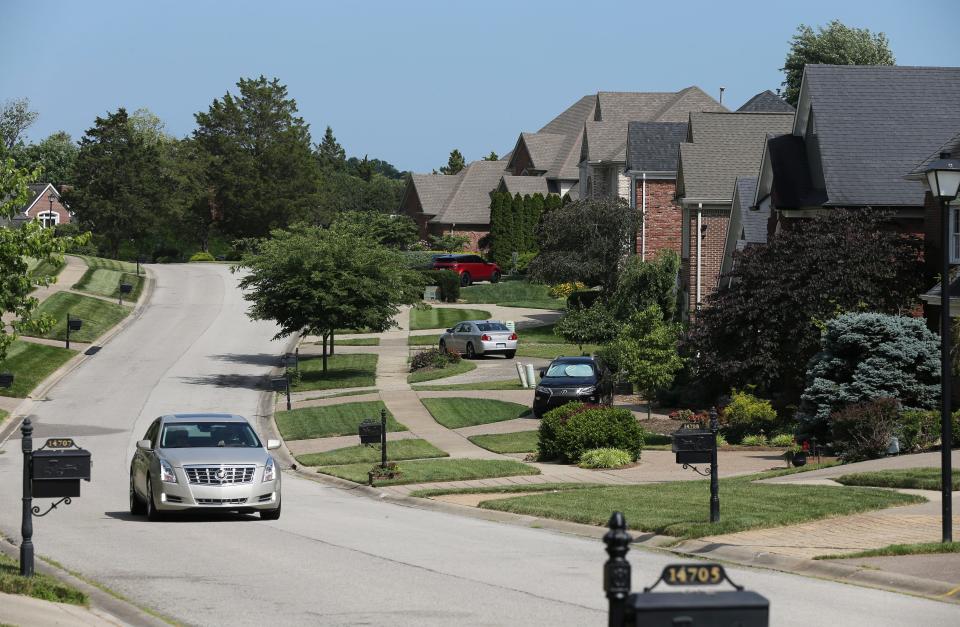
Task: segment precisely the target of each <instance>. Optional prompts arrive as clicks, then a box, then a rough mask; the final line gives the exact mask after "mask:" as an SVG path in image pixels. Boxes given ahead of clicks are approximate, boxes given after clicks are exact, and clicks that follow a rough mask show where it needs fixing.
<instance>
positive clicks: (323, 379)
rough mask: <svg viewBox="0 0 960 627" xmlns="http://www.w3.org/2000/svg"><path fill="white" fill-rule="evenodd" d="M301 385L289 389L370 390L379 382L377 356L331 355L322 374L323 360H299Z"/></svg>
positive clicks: (315, 358) (306, 357)
mask: <svg viewBox="0 0 960 627" xmlns="http://www.w3.org/2000/svg"><path fill="white" fill-rule="evenodd" d="M299 367H300V382H299V383H294V384H293V385H291V386H290V391H291V392H304V391H306V390H336V389H339V388H368V387H373V386H374V385H375V383H376V375H377V356H376V355H373V354H355V355H349V354H348V355H330V356H328V357H327V371H326V372H324V371H323V357H321V356H320V355H309V356H301V357H300V363H299Z"/></svg>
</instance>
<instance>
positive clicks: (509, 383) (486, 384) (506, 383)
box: [413, 379, 524, 392]
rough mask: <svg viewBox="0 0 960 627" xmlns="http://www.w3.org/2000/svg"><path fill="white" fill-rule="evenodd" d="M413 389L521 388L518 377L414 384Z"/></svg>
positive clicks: (426, 390)
mask: <svg viewBox="0 0 960 627" xmlns="http://www.w3.org/2000/svg"><path fill="white" fill-rule="evenodd" d="M413 389H414V390H417V391H422V392H430V391H432V392H442V391H444V390H523V389H524V387H523V386H522V385H520V381H519V380H518V379H503V380H502V381H475V382H473V383H451V384H448V385H415V386H413Z"/></svg>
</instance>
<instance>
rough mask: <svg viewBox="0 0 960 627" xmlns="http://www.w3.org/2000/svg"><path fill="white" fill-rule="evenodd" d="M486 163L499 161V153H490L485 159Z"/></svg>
mask: <svg viewBox="0 0 960 627" xmlns="http://www.w3.org/2000/svg"><path fill="white" fill-rule="evenodd" d="M483 160H484V161H499V160H500V157H499V156H497V153H495V152H494V151H492V150H491V151H490V154H489V155H487V156H486V157H484V158H483Z"/></svg>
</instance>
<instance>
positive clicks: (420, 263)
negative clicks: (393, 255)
mask: <svg viewBox="0 0 960 627" xmlns="http://www.w3.org/2000/svg"><path fill="white" fill-rule="evenodd" d="M424 246H425V247H424V249H423V250H405V251H403V252H401V254H402V255H403V258H404V260H405V261H406V262H407V267H408V268H412V269H414V270H432V269H433V260H434V259H436V257H437V256H438V255H444V254H454V253H445V252H443V251H440V250H427V248H426V246H427V244H424Z"/></svg>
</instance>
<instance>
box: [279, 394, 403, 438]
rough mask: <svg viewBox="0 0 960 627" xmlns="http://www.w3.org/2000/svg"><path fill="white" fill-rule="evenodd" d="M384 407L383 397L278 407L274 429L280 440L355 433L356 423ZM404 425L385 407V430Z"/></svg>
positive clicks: (375, 418)
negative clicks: (299, 406) (328, 403)
mask: <svg viewBox="0 0 960 627" xmlns="http://www.w3.org/2000/svg"><path fill="white" fill-rule="evenodd" d="M381 409H386V406H385V405H384V404H383V401H366V402H360V403H344V404H343V405H328V406H326V407H304V408H303V409H294V410H291V411H278V412H277V414H276V419H277V429H279V430H280V435H281V436H282V437H283V439H284V440H309V439H311V438H326V437H331V436H335V435H357V427H359V426H360V423H361V422H363V421H364V420H366V419H367V418H371V419H374V420H378V421H379V420H380V410H381ZM406 430H407V428H406V427H405V426H404V425H402V424H400V423H399V422H397V421H396V420H395V419H394V418H393V414H391V413H390V410H387V431H406Z"/></svg>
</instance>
